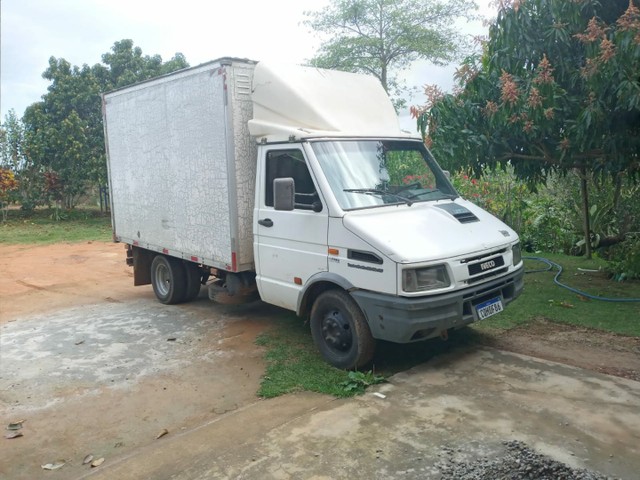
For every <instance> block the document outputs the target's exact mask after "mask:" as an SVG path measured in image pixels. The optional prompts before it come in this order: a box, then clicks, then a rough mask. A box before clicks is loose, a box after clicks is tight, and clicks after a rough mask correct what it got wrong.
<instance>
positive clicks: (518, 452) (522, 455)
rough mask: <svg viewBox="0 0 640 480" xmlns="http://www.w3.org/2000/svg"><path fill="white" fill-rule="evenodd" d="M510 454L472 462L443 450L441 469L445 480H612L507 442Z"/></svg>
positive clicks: (523, 444) (439, 468) (504, 443)
mask: <svg viewBox="0 0 640 480" xmlns="http://www.w3.org/2000/svg"><path fill="white" fill-rule="evenodd" d="M503 445H504V446H505V449H506V454H505V455H504V456H502V457H500V458H497V459H477V460H473V461H469V462H465V461H458V460H454V459H453V458H451V457H452V456H453V453H454V451H453V449H447V448H445V449H443V450H444V452H445V454H447V455H446V457H448V458H446V459H444V460H441V461H440V462H439V463H438V465H437V468H438V470H439V471H440V473H441V477H440V478H441V479H442V480H489V479H491V480H494V479H495V480H498V479H500V480H610V479H611V477H607V476H605V475H601V474H600V473H597V472H593V471H590V470H582V469H575V468H571V467H569V466H567V465H565V464H564V463H561V462H558V461H556V460H553V459H552V458H549V457H547V456H545V455H541V454H539V453H536V452H535V451H533V450H532V449H530V448H529V447H528V446H527V445H526V444H525V443H523V442H518V441H507V442H503Z"/></svg>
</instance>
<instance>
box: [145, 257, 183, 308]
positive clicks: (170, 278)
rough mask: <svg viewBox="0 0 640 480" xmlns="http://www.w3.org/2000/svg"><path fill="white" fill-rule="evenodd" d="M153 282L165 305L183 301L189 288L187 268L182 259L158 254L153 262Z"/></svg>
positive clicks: (159, 297)
mask: <svg viewBox="0 0 640 480" xmlns="http://www.w3.org/2000/svg"><path fill="white" fill-rule="evenodd" d="M151 284H152V285H153V292H154V293H155V294H156V297H157V298H158V300H160V302H161V303H164V304H165V305H172V304H175V303H180V302H183V301H184V299H185V295H186V290H187V279H186V270H185V268H184V265H183V263H182V261H181V260H178V259H177V258H173V257H165V256H164V255H156V256H155V258H154V259H153V262H151Z"/></svg>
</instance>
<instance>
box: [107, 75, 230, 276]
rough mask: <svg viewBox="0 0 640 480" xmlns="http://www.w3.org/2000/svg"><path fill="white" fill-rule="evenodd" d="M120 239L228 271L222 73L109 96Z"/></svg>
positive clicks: (171, 79) (111, 157)
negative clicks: (195, 258)
mask: <svg viewBox="0 0 640 480" xmlns="http://www.w3.org/2000/svg"><path fill="white" fill-rule="evenodd" d="M105 98H106V105H105V109H106V111H105V118H106V122H107V127H108V136H109V138H108V149H109V167H110V168H109V171H110V175H111V178H110V181H111V191H112V199H113V209H114V217H115V219H116V222H115V224H116V232H115V233H116V236H118V237H120V238H122V239H124V240H126V239H133V240H136V241H139V242H140V245H141V246H147V245H148V246H149V247H151V248H153V247H157V248H166V249H168V250H169V251H170V253H171V254H173V255H176V256H183V257H186V258H190V257H192V256H195V257H198V258H199V259H201V260H200V261H205V262H207V263H208V264H211V265H214V266H224V265H230V264H231V261H232V258H231V257H232V256H231V241H230V238H231V228H230V221H229V219H230V215H233V214H235V212H230V210H229V192H228V185H229V181H228V180H229V179H228V174H227V143H226V140H225V139H226V123H225V122H226V116H225V106H224V82H223V78H222V77H221V76H220V75H219V74H218V69H217V68H211V67H209V68H208V69H204V70H195V71H193V72H191V74H189V75H181V76H178V77H164V78H161V79H159V80H158V81H157V82H152V83H148V84H146V85H144V88H135V89H131V90H127V89H124V90H121V91H118V92H115V93H114V94H111V95H107V96H106V97H105Z"/></svg>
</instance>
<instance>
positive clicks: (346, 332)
mask: <svg viewBox="0 0 640 480" xmlns="http://www.w3.org/2000/svg"><path fill="white" fill-rule="evenodd" d="M322 335H323V336H324V340H325V342H326V344H327V345H328V346H329V347H330V348H331V349H333V350H338V351H341V352H344V351H347V350H349V349H350V348H351V344H352V342H353V337H352V335H351V329H350V327H349V322H347V321H346V320H345V319H344V318H343V316H342V314H341V313H340V312H339V311H337V310H334V311H331V312H328V313H327V314H326V315H325V316H324V319H323V320H322Z"/></svg>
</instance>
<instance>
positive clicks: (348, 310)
mask: <svg viewBox="0 0 640 480" xmlns="http://www.w3.org/2000/svg"><path fill="white" fill-rule="evenodd" d="M311 336H312V337H313V341H314V343H315V344H316V346H317V347H318V349H319V350H320V353H321V354H322V357H323V358H324V359H325V360H326V361H327V363H329V364H331V365H333V366H334V367H337V368H342V369H345V370H351V369H356V368H361V367H364V366H365V365H367V364H368V363H369V362H371V359H372V358H373V354H374V352H375V348H376V341H375V339H374V338H373V337H372V336H371V330H370V329H369V325H368V324H367V320H366V319H365V317H364V314H363V313H362V311H361V310H360V308H359V307H358V305H357V304H356V302H355V301H354V300H353V299H352V298H351V296H349V294H348V293H347V292H345V291H344V290H327V291H326V292H323V293H321V294H320V295H319V296H318V298H317V299H316V301H315V302H314V304H313V307H312V308H311Z"/></svg>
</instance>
